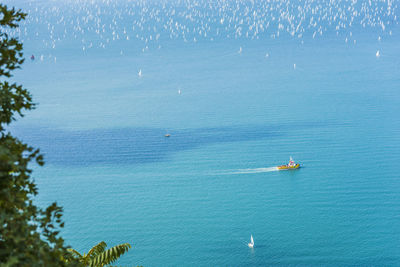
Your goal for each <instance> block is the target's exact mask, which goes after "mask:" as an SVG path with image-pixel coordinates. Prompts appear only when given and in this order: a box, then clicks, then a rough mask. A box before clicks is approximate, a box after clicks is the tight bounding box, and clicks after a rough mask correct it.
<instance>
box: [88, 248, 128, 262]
mask: <svg viewBox="0 0 400 267" xmlns="http://www.w3.org/2000/svg"><path fill="white" fill-rule="evenodd" d="M130 248H131V245H130V244H129V243H125V244H120V245H117V246H115V247H112V248H110V249H107V250H106V251H104V252H102V253H101V254H100V255H98V256H97V257H96V258H94V259H93V260H91V261H90V263H89V266H90V267H101V266H104V265H107V264H110V263H113V262H115V261H116V260H117V259H118V258H119V257H121V256H122V255H123V254H124V253H125V252H127V251H128V250H129V249H130Z"/></svg>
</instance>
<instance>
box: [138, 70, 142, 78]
mask: <svg viewBox="0 0 400 267" xmlns="http://www.w3.org/2000/svg"><path fill="white" fill-rule="evenodd" d="M138 75H139V77H142V69H140V70H139V73H138Z"/></svg>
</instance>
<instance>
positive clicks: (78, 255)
mask: <svg viewBox="0 0 400 267" xmlns="http://www.w3.org/2000/svg"><path fill="white" fill-rule="evenodd" d="M68 252H70V253H71V254H72V256H73V257H74V258H77V259H82V258H83V256H82V255H81V253H79V252H78V251H76V250H75V249H73V248H69V249H68Z"/></svg>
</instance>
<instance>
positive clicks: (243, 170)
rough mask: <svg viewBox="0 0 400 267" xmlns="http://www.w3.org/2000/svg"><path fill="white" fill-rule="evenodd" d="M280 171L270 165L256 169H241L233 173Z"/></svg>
mask: <svg viewBox="0 0 400 267" xmlns="http://www.w3.org/2000/svg"><path fill="white" fill-rule="evenodd" d="M274 171H278V168H277V167H268V168H255V169H239V170H237V171H235V172H233V174H246V173H262V172H274Z"/></svg>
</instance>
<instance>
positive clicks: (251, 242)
mask: <svg viewBox="0 0 400 267" xmlns="http://www.w3.org/2000/svg"><path fill="white" fill-rule="evenodd" d="M248 246H249V248H253V247H254V239H253V235H250V243H249V244H248Z"/></svg>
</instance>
